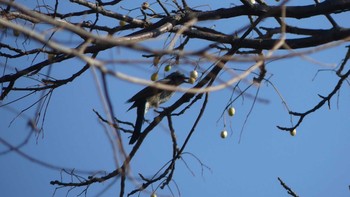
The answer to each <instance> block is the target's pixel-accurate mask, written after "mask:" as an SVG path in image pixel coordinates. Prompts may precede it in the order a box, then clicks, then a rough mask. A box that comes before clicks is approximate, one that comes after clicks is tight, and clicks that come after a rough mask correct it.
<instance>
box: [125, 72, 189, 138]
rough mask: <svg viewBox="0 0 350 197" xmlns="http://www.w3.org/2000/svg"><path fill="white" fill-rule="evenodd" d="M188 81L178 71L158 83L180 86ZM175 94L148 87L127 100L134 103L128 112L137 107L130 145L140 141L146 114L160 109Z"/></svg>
mask: <svg viewBox="0 0 350 197" xmlns="http://www.w3.org/2000/svg"><path fill="white" fill-rule="evenodd" d="M186 80H188V77H185V75H184V74H182V73H180V72H179V71H176V72H173V73H171V74H169V75H168V76H166V77H165V78H164V79H161V80H158V81H157V82H156V83H162V84H166V85H172V86H179V85H181V84H182V83H184V82H187V81H186ZM174 93H175V92H174V91H171V90H163V89H159V88H156V87H152V86H147V87H145V88H144V89H142V90H141V91H139V92H138V93H136V94H135V95H134V96H133V97H131V98H130V99H129V100H127V103H132V102H134V103H133V104H132V105H131V107H130V108H129V109H128V111H129V110H131V109H133V108H135V107H136V108H137V110H136V111H137V117H136V121H135V125H134V132H133V134H132V136H131V138H130V141H129V144H134V143H135V142H136V141H137V140H138V139H139V137H140V134H141V128H142V124H143V122H144V115H145V113H147V111H148V110H149V109H150V108H151V107H154V108H158V107H159V105H160V104H162V103H164V102H166V101H168V100H169V99H170V98H171V97H172V96H173V94H174Z"/></svg>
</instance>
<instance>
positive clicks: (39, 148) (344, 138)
mask: <svg viewBox="0 0 350 197" xmlns="http://www.w3.org/2000/svg"><path fill="white" fill-rule="evenodd" d="M18 2H20V1H18ZM195 2H196V1H194V2H193V3H194V4H195ZM312 2H313V1H310V2H309V3H312ZM205 3H206V2H203V1H201V2H200V3H199V2H197V4H196V5H204V4H205ZM236 3H237V4H239V2H236ZM208 4H209V1H208ZM228 4H229V3H228V2H221V4H219V3H218V4H215V5H214V6H217V7H220V6H227V5H228ZM214 6H213V7H212V9H215V8H217V7H214ZM208 9H209V8H208ZM340 16H341V17H340ZM340 16H337V15H335V17H336V18H337V19H338V22H339V23H340V24H342V23H345V21H348V19H349V15H346V14H343V15H340ZM320 18H321V17H320ZM308 21H309V22H308V23H306V24H303V25H306V26H311V25H314V24H315V23H314V22H313V21H312V20H308ZM206 23H208V24H211V23H212V22H206ZM227 23H229V21H228V20H225V21H224V23H223V24H217V28H223V27H225V25H227ZM269 23H270V21H267V22H266V24H269ZM290 23H292V24H293V23H295V24H296V21H295V20H290ZM204 24H205V23H204ZM238 25H240V24H238ZM344 25H345V24H344ZM321 26H322V27H323V28H329V27H330V26H329V25H328V24H321ZM232 29H233V28H232ZM252 36H254V35H252ZM9 39H10V38H9ZM163 41H164V40H163V38H161V39H160V40H159V41H155V43H161V42H163ZM200 44H203V43H198V45H200ZM198 45H197V46H198ZM159 46H160V47H161V46H163V45H159ZM344 46H345V45H341V46H339V47H337V48H332V49H327V50H324V51H321V52H318V53H314V54H311V55H309V56H308V57H310V58H313V59H315V60H318V61H320V62H324V63H329V64H333V65H338V64H339V63H340V61H341V59H342V58H343V57H344V55H345V53H346V49H345V47H344ZM111 57H113V58H116V59H130V60H132V59H133V58H135V57H137V59H141V54H135V53H133V52H131V51H122V50H119V49H115V50H113V51H112V53H111V52H108V53H105V54H103V56H101V57H100V58H111ZM1 61H2V62H3V58H1ZM27 61H28V60H23V59H22V60H9V64H10V65H11V66H14V67H17V68H22V67H21V65H26V63H27ZM69 64H70V65H68V66H67V64H65V65H62V67H58V68H54V69H53V71H52V72H53V74H55V76H56V77H58V78H60V77H64V76H67V73H68V71H67V70H69V71H70V72H73V71H77V70H78V69H80V68H81V67H82V66H83V63H82V62H81V61H69ZM246 65H247V64H240V63H230V64H228V65H227V66H229V67H230V68H246ZM109 66H110V68H112V69H114V70H117V71H122V72H125V73H128V74H131V75H135V76H140V77H144V78H146V79H148V78H149V76H150V74H151V73H152V72H154V70H153V69H152V68H151V67H150V66H148V65H146V66H145V65H142V66H140V65H134V67H133V68H130V65H120V64H114V65H109ZM205 66H206V65H205V64H204V65H202V69H204V68H205ZM191 69H192V67H190V66H189V65H185V66H184V67H182V68H181V70H182V71H183V72H185V74H188V72H189V71H190V70H191ZM320 69H327V71H322V72H319V73H318V75H317V77H316V78H315V79H314V80H312V79H313V78H314V76H315V74H316V73H317V72H318V70H320ZM329 69H331V67H326V66H323V65H319V64H315V63H312V62H310V61H306V60H305V59H302V58H299V57H295V58H291V59H287V60H281V61H273V62H270V63H268V64H267V71H268V76H270V81H271V82H273V84H274V85H275V86H276V87H277V88H278V90H279V91H280V93H281V94H282V95H283V97H284V98H285V100H286V101H287V103H288V106H289V107H290V108H291V109H292V110H293V111H297V112H304V111H306V110H309V109H310V108H312V107H313V106H314V105H315V104H317V103H318V102H319V100H320V98H319V97H318V96H317V94H321V95H327V94H328V93H329V92H331V90H332V89H333V87H334V86H335V84H336V82H337V77H336V76H335V73H334V72H331V71H329ZM347 69H349V67H347ZM68 76H69V75H68ZM229 76H230V75H223V76H221V77H222V78H223V79H225V77H226V78H227V77H229ZM27 82H28V81H25V80H24V81H22V82H21V83H23V84H25V83H27ZM108 82H109V90H110V94H111V98H112V102H113V108H114V111H115V113H116V116H117V117H118V118H120V119H121V120H126V121H130V122H133V121H134V120H135V115H136V112H135V110H131V111H129V112H126V111H127V109H128V108H129V107H130V105H129V104H126V103H125V101H126V100H127V99H128V98H130V97H131V96H132V95H133V94H135V93H136V92H137V91H139V90H140V89H142V88H143V87H142V86H140V85H134V84H130V83H127V82H125V81H121V80H119V79H115V78H111V77H109V78H108ZM248 85H249V84H248V83H243V84H242V85H241V88H242V89H244V87H246V86H248ZM184 87H190V86H189V85H184ZM348 87H349V85H348V84H347V83H345V84H344V85H343V88H342V89H341V91H340V94H339V100H338V101H337V97H334V98H333V99H332V100H331V109H328V108H327V106H324V107H322V108H321V109H320V110H318V111H317V112H315V113H312V114H311V115H309V116H308V117H306V118H305V119H304V121H303V123H302V124H301V126H300V127H299V128H298V129H297V135H296V136H294V137H292V136H291V135H290V134H289V133H287V132H283V131H280V130H278V129H277V128H276V126H277V125H280V126H291V125H290V117H289V115H288V114H287V111H286V110H285V108H284V106H283V105H282V102H281V100H280V99H279V97H278V95H277V94H276V92H275V91H274V89H273V88H272V86H271V85H267V84H266V83H263V84H261V87H260V90H259V98H263V99H267V100H268V101H269V103H259V102H257V103H256V104H255V107H254V108H253V111H252V113H251V115H250V117H249V119H248V121H247V123H246V125H245V128H244V130H243V135H242V136H243V137H242V139H241V142H240V143H238V141H239V135H240V131H241V128H242V126H243V123H244V121H245V119H246V116H247V114H248V112H249V110H250V108H251V105H252V103H253V100H252V99H251V98H248V97H245V98H244V100H243V99H238V100H237V101H236V102H235V103H234V104H233V106H234V107H235V109H236V114H235V116H234V117H228V116H227V113H225V121H226V129H227V130H228V131H229V136H228V138H226V139H221V138H220V132H221V131H222V130H223V129H225V128H224V120H223V119H219V118H220V116H221V113H222V112H223V110H224V109H225V106H226V103H227V102H228V100H229V98H230V95H231V93H232V89H230V88H227V89H224V90H221V91H217V92H212V93H210V95H209V104H208V106H207V109H206V112H205V114H204V115H203V118H202V120H201V121H200V123H199V125H198V127H197V129H196V131H195V133H194V135H193V137H192V139H191V141H190V143H189V144H188V146H187V148H186V150H185V152H187V153H186V154H184V155H183V160H184V161H185V162H183V161H180V160H179V161H178V162H177V166H176V172H175V174H174V182H172V183H171V184H170V187H171V189H172V191H173V192H174V194H175V196H180V195H179V193H180V194H181V196H288V194H287V193H286V191H285V190H284V189H283V188H282V186H281V185H280V184H279V182H278V180H277V177H280V178H282V180H283V181H285V183H286V184H287V185H288V186H290V187H291V188H292V189H293V190H294V191H295V192H296V193H297V194H299V195H300V196H348V195H349V193H350V191H349V185H350V176H349V175H350V168H349V166H350V159H349V158H348V157H347V156H346V155H347V152H348V150H349V149H350V144H349V140H350V133H349V130H350V126H349V124H348V123H349V121H350V117H349V109H350V102H349V99H348V98H349V96H350V95H349V94H350V92H349V89H348ZM256 91H257V87H253V88H251V89H250V90H249V91H248V93H249V94H252V95H254V94H255V93H256ZM20 95H21V94H20V93H15V92H14V93H12V94H10V95H9V96H8V97H7V98H6V99H7V100H5V102H4V103H6V101H12V100H14V99H16V98H18V97H19V96H20ZM181 95H182V93H176V94H175V96H174V97H173V98H172V99H171V100H170V101H169V102H167V103H165V104H164V106H168V105H171V104H172V103H173V102H174V101H176V99H177V98H179V97H180V96H181ZM39 96H40V94H39V93H37V94H35V95H33V97H30V98H25V99H23V100H21V101H19V102H16V103H14V104H13V105H10V106H9V108H11V109H15V110H17V111H20V110H22V109H23V108H25V107H28V106H29V105H30V104H32V103H33V102H34V101H35V99H37V98H38V97H39ZM235 96H237V93H235ZM202 102H203V100H201V101H199V102H197V103H196V104H195V105H194V106H193V107H192V108H191V109H190V110H189V111H188V112H187V113H186V114H184V115H182V116H179V117H174V120H173V121H174V126H175V131H176V134H177V137H178V140H179V144H182V142H183V140H184V139H185V137H186V136H187V133H188V132H189V130H190V128H191V127H192V124H193V122H194V119H195V118H196V115H197V114H198V112H199V110H200V106H201V104H202ZM337 105H338V106H339V108H337ZM9 108H0V117H1V120H0V136H1V138H2V139H5V140H6V141H7V142H9V143H11V144H12V145H17V144H19V143H20V142H22V141H23V140H24V139H25V138H26V136H27V135H28V133H29V132H30V129H29V127H28V126H27V124H26V121H27V119H25V118H22V117H19V118H17V119H16V120H15V121H14V122H13V123H12V124H11V125H9V123H10V122H11V120H13V119H14V118H15V117H16V113H13V112H12V111H11V110H9ZM93 109H95V110H97V111H99V112H101V113H103V108H102V106H101V101H100V97H99V95H98V92H97V88H96V83H95V81H94V80H93V73H92V72H91V71H88V72H86V73H84V74H83V75H82V76H81V77H80V78H78V79H77V80H76V81H74V83H70V84H67V85H66V86H64V87H61V88H58V89H56V90H55V91H54V93H53V96H52V98H51V101H50V105H49V107H48V110H47V114H46V117H45V124H44V132H43V133H42V134H39V135H37V136H35V135H33V136H32V137H30V139H29V141H28V143H27V144H26V145H25V146H24V147H22V148H21V151H23V152H24V153H25V154H27V155H30V156H31V157H33V158H36V159H38V160H41V161H45V162H47V163H49V164H54V165H57V166H58V167H63V168H70V169H72V168H74V169H76V170H83V171H97V170H99V171H105V172H107V173H108V172H111V171H113V170H114V169H115V167H116V165H115V161H114V158H113V152H112V149H111V144H110V143H109V141H108V138H107V135H106V133H105V130H104V129H103V126H102V125H101V123H99V122H98V120H97V117H96V115H95V114H94V113H93V111H92V110H93ZM35 110H36V108H32V109H30V110H28V111H26V112H25V114H26V116H29V117H33V115H34V113H35ZM154 115H155V113H154V112H153V111H152V110H151V111H150V112H149V113H147V115H146V118H148V119H152V117H154ZM293 121H294V123H295V122H296V121H297V119H293ZM161 125H164V126H166V125H167V122H166V120H165V119H164V120H163V122H162V124H161ZM145 126H146V123H145V124H144V128H145ZM164 128H166V127H164ZM167 132H168V131H166V130H165V129H162V127H160V126H158V127H157V128H156V129H155V130H154V131H152V132H151V133H150V135H149V136H148V138H147V140H145V141H144V144H143V146H142V148H141V149H140V150H139V152H138V153H137V154H136V156H135V158H134V160H133V163H132V164H131V169H132V171H133V172H134V177H133V178H134V179H130V180H129V181H128V184H127V187H126V191H130V190H132V189H133V188H134V187H135V186H137V185H138V184H140V181H139V178H138V176H137V173H138V172H142V174H143V175H145V176H152V175H153V174H154V173H156V172H157V171H158V170H159V169H160V168H161V167H162V166H163V165H164V164H165V163H166V162H167V161H168V160H169V159H171V154H172V145H171V139H170V137H169V135H168V133H167ZM128 137H129V135H128V134H123V139H124V140H125V141H127V139H128ZM126 148H127V150H130V148H131V146H128V145H126ZM4 150H7V148H6V147H5V146H4V145H2V144H0V152H2V151H4ZM193 155H194V156H195V157H194V156H193ZM197 158H198V159H199V160H200V161H201V162H202V164H204V165H205V167H203V166H201V163H199V162H198V160H197ZM0 164H1V168H0V174H1V177H2V178H1V179H0V190H1V191H2V195H4V196H28V195H29V196H52V194H53V193H54V192H55V186H51V185H50V184H49V183H50V181H53V180H61V177H62V180H65V181H70V179H71V177H70V176H69V175H67V174H64V173H61V171H60V170H58V169H48V168H47V167H44V166H41V165H38V164H37V163H34V162H31V161H29V160H28V159H25V158H24V157H22V156H20V155H18V154H17V153H15V152H12V153H10V154H3V155H0ZM207 167H208V168H207ZM83 175H84V176H85V177H86V176H88V175H86V174H83ZM75 181H77V180H76V179H75ZM110 183H111V181H107V182H106V183H99V184H94V185H92V186H91V187H90V188H89V189H88V192H87V196H95V195H96V194H98V193H99V192H101V191H102V190H103V189H104V188H106V187H108V186H109V184H110ZM156 187H157V185H153V189H155V188H156ZM177 187H178V188H179V191H177V189H176V188H177ZM83 189H84V188H75V189H73V190H71V191H70V192H69V195H68V196H76V195H78V194H79V193H80V192H81V191H82V190H83ZM151 190H152V187H151V188H148V190H147V191H146V192H143V193H141V194H140V196H149V195H150V191H151ZM67 192H68V188H64V189H57V190H56V193H55V196H65V195H66V194H67ZM118 192H119V182H118V181H117V183H115V184H114V185H112V186H111V187H110V188H109V189H108V190H107V191H106V192H105V193H104V194H103V195H102V196H112V195H114V196H115V195H116V193H118ZM157 194H158V196H169V195H170V194H171V192H170V191H169V189H164V190H158V191H157Z"/></svg>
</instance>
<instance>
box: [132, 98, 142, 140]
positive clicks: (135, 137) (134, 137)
mask: <svg viewBox="0 0 350 197" xmlns="http://www.w3.org/2000/svg"><path fill="white" fill-rule="evenodd" d="M144 116H145V104H142V105H139V106H138V107H137V118H136V122H135V128H134V132H133V133H132V136H131V139H130V141H129V144H133V143H135V142H136V141H137V140H138V139H139V137H140V134H141V128H142V124H143V120H144Z"/></svg>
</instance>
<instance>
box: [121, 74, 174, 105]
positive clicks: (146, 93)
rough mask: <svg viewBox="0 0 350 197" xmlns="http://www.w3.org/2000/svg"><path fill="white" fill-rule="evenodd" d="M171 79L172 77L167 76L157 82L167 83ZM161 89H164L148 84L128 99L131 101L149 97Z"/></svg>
mask: <svg viewBox="0 0 350 197" xmlns="http://www.w3.org/2000/svg"><path fill="white" fill-rule="evenodd" d="M170 81H171V80H170V79H167V78H165V79H161V80H158V81H157V83H163V84H167V83H169V82H170ZM160 91H162V90H161V89H158V88H154V87H151V86H147V87H145V88H144V89H142V90H140V91H139V92H138V93H136V94H135V95H134V96H133V97H131V98H130V99H129V100H127V102H128V103H131V102H135V101H138V100H142V99H146V98H148V97H151V96H153V95H155V94H157V93H159V92H160Z"/></svg>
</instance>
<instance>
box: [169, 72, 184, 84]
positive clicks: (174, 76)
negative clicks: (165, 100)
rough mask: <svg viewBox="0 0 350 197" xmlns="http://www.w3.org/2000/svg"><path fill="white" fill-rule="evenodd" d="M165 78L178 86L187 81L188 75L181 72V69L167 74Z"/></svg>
mask: <svg viewBox="0 0 350 197" xmlns="http://www.w3.org/2000/svg"><path fill="white" fill-rule="evenodd" d="M165 79H167V80H169V82H170V83H171V84H173V85H176V86H178V85H180V84H182V83H184V82H187V80H188V77H186V76H185V75H184V74H182V73H180V72H179V71H176V72H173V73H171V74H170V75H168V76H166V77H165Z"/></svg>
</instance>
